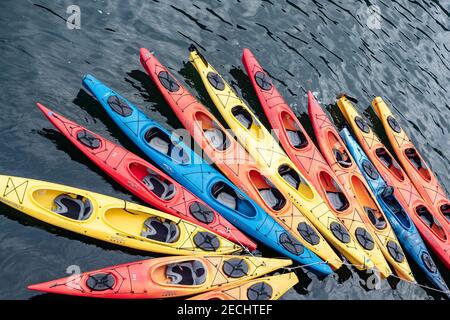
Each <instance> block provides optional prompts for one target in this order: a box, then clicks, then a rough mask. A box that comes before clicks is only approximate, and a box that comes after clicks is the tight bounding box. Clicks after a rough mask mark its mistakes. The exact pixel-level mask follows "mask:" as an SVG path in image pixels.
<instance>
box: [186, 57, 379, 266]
mask: <svg viewBox="0 0 450 320" xmlns="http://www.w3.org/2000/svg"><path fill="white" fill-rule="evenodd" d="M189 60H190V61H191V63H193V64H194V67H195V69H196V70H197V72H198V73H199V75H200V77H201V79H202V81H203V84H204V85H205V87H206V90H207V92H208V94H209V96H210V97H211V99H212V101H213V103H214V105H215V106H216V107H217V109H218V110H219V112H220V113H221V115H222V117H223V118H224V120H225V121H226V122H227V124H228V126H229V127H230V128H231V130H233V132H234V133H235V134H236V137H237V139H238V141H239V142H240V143H241V145H243V146H244V148H246V149H247V151H248V152H249V153H250V154H251V155H252V156H253V157H254V158H255V160H256V162H257V163H258V165H259V166H260V167H261V168H262V170H263V171H266V172H267V174H268V175H269V176H270V177H272V181H273V183H274V184H275V185H276V187H277V188H278V189H280V190H283V192H285V194H287V195H288V196H289V197H290V199H291V201H292V202H293V203H294V204H295V205H296V206H297V208H298V209H299V210H300V211H301V212H302V213H303V214H304V215H305V216H306V217H307V218H308V219H309V220H310V221H311V222H312V223H313V224H314V226H315V227H316V228H317V229H318V230H319V232H320V233H321V234H322V235H323V236H324V237H325V238H326V239H327V240H328V241H329V243H331V244H332V245H333V246H335V247H336V248H337V249H338V250H339V251H340V252H341V253H342V254H343V255H344V256H345V257H346V258H347V259H348V260H349V261H350V262H351V263H352V264H353V265H355V266H356V267H357V268H358V269H361V270H365V269H371V268H373V267H374V263H373V262H372V260H371V259H370V258H369V257H368V256H367V254H366V253H365V251H364V250H363V249H362V247H361V246H359V245H358V244H357V242H356V240H355V239H354V236H353V235H351V234H350V233H349V231H348V230H347V228H346V227H345V226H344V225H343V224H342V222H341V221H340V220H339V219H338V218H337V217H336V216H335V215H334V214H333V212H332V211H330V208H329V207H328V205H327V204H326V203H325V202H324V201H323V199H322V198H321V197H320V195H319V194H318V193H317V191H316V190H315V189H314V188H313V187H312V186H311V185H310V184H309V183H308V182H307V180H306V179H305V178H304V177H303V175H302V174H301V173H300V172H299V171H298V170H297V169H296V167H295V165H294V164H293V163H292V161H290V160H289V158H288V157H287V156H286V154H285V153H284V151H283V150H282V149H281V147H280V146H279V145H278V142H277V141H276V140H275V139H274V138H273V137H272V135H271V134H270V133H269V131H267V129H265V128H264V126H263V125H262V124H261V123H260V122H259V120H257V118H256V117H255V115H254V114H253V113H252V111H251V110H250V109H249V108H248V107H247V106H246V105H245V103H244V102H243V101H242V100H241V99H239V98H238V97H237V95H236V94H235V93H234V91H233V90H232V89H231V87H230V86H229V85H228V84H227V83H226V82H225V80H224V79H223V78H222V77H221V76H220V75H219V74H218V73H217V71H216V70H215V69H214V68H213V67H212V66H211V65H210V64H209V63H208V62H207V61H206V59H205V58H204V57H203V56H201V55H200V54H199V53H198V52H197V51H196V50H195V48H191V53H190V57H189ZM210 79H214V80H210Z"/></svg>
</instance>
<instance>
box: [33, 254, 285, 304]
mask: <svg viewBox="0 0 450 320" xmlns="http://www.w3.org/2000/svg"><path fill="white" fill-rule="evenodd" d="M291 263H292V261H290V260H288V259H268V258H256V257H246V256H188V257H164V258H155V259H149V260H142V261H137V262H132V263H126V264H121V265H117V266H113V267H109V268H104V269H99V270H95V271H91V272H86V273H82V274H79V275H72V276H70V277H66V278H62V279H58V280H54V281H49V282H44V283H40V284H34V285H30V286H29V287H28V289H30V290H37V291H43V292H48V293H57V294H66V295H73V296H84V297H95V298H113V299H157V298H175V297H181V296H187V295H192V294H198V293H201V292H204V291H208V290H212V289H215V288H217V287H220V286H224V285H231V284H238V283H242V282H245V281H248V280H251V279H253V278H256V277H259V276H262V275H264V274H267V273H269V272H273V271H275V270H277V269H279V268H283V267H286V266H288V265H290V264H291Z"/></svg>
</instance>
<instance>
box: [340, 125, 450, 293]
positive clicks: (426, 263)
mask: <svg viewBox="0 0 450 320" xmlns="http://www.w3.org/2000/svg"><path fill="white" fill-rule="evenodd" d="M339 134H340V136H341V137H342V140H344V142H345V144H346V145H347V148H348V149H349V151H350V153H351V155H352V157H353V159H354V160H355V162H356V164H357V165H358V168H359V169H360V171H361V173H362V174H363V175H364V178H365V179H366V180H367V183H368V184H369V186H370V189H371V190H372V192H373V193H374V194H375V196H376V198H377V200H378V202H379V204H380V206H381V208H382V209H383V211H384V213H385V215H386V217H387V218H388V220H389V222H390V224H391V226H392V229H393V230H394V232H395V234H396V235H397V238H398V241H399V242H400V244H401V245H402V246H403V248H404V250H405V251H406V252H407V253H408V254H409V256H410V257H411V259H413V260H414V261H415V262H416V263H417V264H418V265H419V267H420V269H422V271H423V272H424V273H425V274H426V276H427V278H428V279H429V280H430V281H431V282H432V283H433V285H434V286H436V288H437V289H439V290H442V291H444V292H447V295H449V290H448V287H447V285H446V284H445V282H444V280H443V279H442V277H441V274H440V273H439V271H438V269H437V267H436V265H435V264H434V261H433V259H432V258H431V256H430V254H429V252H428V250H427V248H426V247H425V244H424V242H423V240H422V238H421V237H420V235H419V232H418V231H417V229H416V227H415V226H414V224H413V222H412V221H411V219H410V218H409V216H408V214H407V213H406V211H405V210H404V209H403V207H402V206H401V205H400V203H399V202H398V200H397V198H396V197H395V195H394V194H393V189H392V187H391V186H388V185H387V183H386V182H385V181H384V180H383V178H382V177H381V175H380V174H379V173H378V171H377V169H376V168H375V167H374V166H373V164H372V162H370V160H369V158H368V157H367V156H366V154H365V153H364V151H363V150H362V148H361V147H360V146H359V144H358V142H356V140H355V139H354V138H353V136H352V135H351V133H350V131H349V130H348V129H347V128H344V129H342V130H341V131H340V133H339ZM388 250H390V251H391V252H392V253H393V257H394V259H404V256H403V253H402V252H401V250H398V248H389V247H388Z"/></svg>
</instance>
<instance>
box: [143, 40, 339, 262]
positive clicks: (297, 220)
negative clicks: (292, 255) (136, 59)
mask: <svg viewBox="0 0 450 320" xmlns="http://www.w3.org/2000/svg"><path fill="white" fill-rule="evenodd" d="M140 56H141V63H142V65H143V66H144V68H145V69H146V71H147V73H148V74H149V76H150V78H151V79H152V80H153V82H154V83H155V85H156V86H157V87H158V89H159V90H160V92H161V93H162V95H163V96H164V98H165V100H166V101H167V103H168V104H169V106H170V107H171V108H172V110H173V111H174V112H175V114H176V115H177V117H178V118H179V119H180V121H181V122H182V123H183V126H184V127H185V128H186V129H187V130H188V131H189V133H190V134H191V136H192V137H193V138H194V140H195V141H196V142H197V143H198V145H200V146H201V147H202V149H203V151H204V153H205V154H206V155H208V157H209V158H210V159H211V160H212V162H213V163H214V164H215V165H216V166H217V167H218V168H219V169H220V170H221V171H222V172H223V173H224V174H225V176H227V177H228V178H229V179H230V180H231V182H233V183H234V184H235V185H236V186H237V187H239V188H240V189H241V190H242V191H244V192H245V193H246V194H247V195H248V196H249V197H251V198H252V199H253V200H254V201H255V202H256V203H257V204H259V205H260V206H261V207H262V208H263V209H264V210H265V211H266V212H267V213H269V214H270V215H271V216H272V217H273V218H274V219H276V221H277V222H278V223H280V224H281V225H282V226H283V227H284V228H285V229H287V230H288V231H289V233H290V234H291V235H293V236H294V237H295V238H296V239H297V240H298V241H299V242H301V243H302V244H303V245H304V246H306V247H307V248H308V249H310V250H311V251H312V252H314V253H315V254H316V255H318V256H320V257H321V258H322V259H324V260H327V262H328V263H329V264H330V265H331V266H332V267H333V268H334V269H339V268H340V267H341V265H342V261H341V260H340V259H339V258H338V256H337V255H336V253H335V252H334V251H333V249H332V248H331V247H330V246H329V244H328V243H327V242H326V241H325V239H323V237H322V235H321V234H320V233H319V231H318V230H317V229H316V228H315V227H314V226H313V225H312V224H311V222H309V220H308V219H306V217H305V216H304V215H303V214H302V213H301V212H300V210H299V209H298V208H297V207H296V206H294V204H293V203H292V201H290V200H289V198H288V196H287V195H285V194H284V193H283V192H281V191H280V190H279V189H278V188H276V187H275V186H274V184H273V182H272V181H271V177H270V176H269V175H266V174H265V172H264V171H262V170H260V169H259V166H258V165H257V164H256V162H255V160H254V158H253V157H252V156H251V155H249V154H248V153H247V151H246V150H245V149H244V148H243V147H242V146H241V145H240V144H239V143H238V142H237V141H236V140H235V139H234V137H233V136H232V135H231V134H230V133H229V132H228V130H226V129H225V128H224V127H223V126H222V125H221V124H220V122H219V121H218V120H217V119H216V118H215V117H214V115H213V114H211V112H209V111H208V110H207V109H206V107H205V106H204V105H202V104H201V103H200V102H198V100H197V99H196V98H195V97H194V96H193V95H192V94H191V93H189V91H187V90H186V88H185V87H183V85H182V84H181V83H180V82H179V81H177V80H176V79H175V78H174V77H173V75H171V74H170V72H169V71H168V70H167V69H166V68H165V67H164V66H163V65H162V64H161V63H160V62H159V61H158V60H157V59H156V57H155V56H154V55H152V54H151V53H150V52H149V51H148V50H147V49H141V51H140ZM160 75H166V76H167V77H165V78H163V77H162V76H160ZM166 78H170V79H171V81H172V83H174V84H175V85H176V87H177V90H172V91H171V90H168V89H167V88H166V87H165V86H164V83H165V82H164V80H163V81H162V80H161V79H166ZM179 96H182V97H183V99H178V97H179ZM292 249H295V248H292ZM311 268H312V267H311Z"/></svg>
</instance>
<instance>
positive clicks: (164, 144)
mask: <svg viewBox="0 0 450 320" xmlns="http://www.w3.org/2000/svg"><path fill="white" fill-rule="evenodd" d="M144 139H145V141H147V143H148V145H149V146H150V147H151V148H152V149H154V150H156V151H158V152H159V153H161V154H164V155H166V156H168V157H170V158H171V159H172V160H174V161H175V162H178V163H181V164H186V163H189V162H190V155H189V151H187V150H186V148H185V147H184V145H182V143H181V142H179V143H177V142H174V141H173V140H172V139H171V137H169V135H168V134H167V133H166V132H163V131H162V130H161V129H159V128H156V127H153V128H150V129H149V130H148V131H147V132H146V133H145V136H144Z"/></svg>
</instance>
